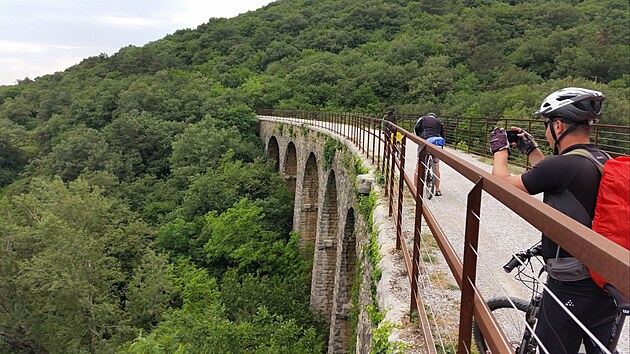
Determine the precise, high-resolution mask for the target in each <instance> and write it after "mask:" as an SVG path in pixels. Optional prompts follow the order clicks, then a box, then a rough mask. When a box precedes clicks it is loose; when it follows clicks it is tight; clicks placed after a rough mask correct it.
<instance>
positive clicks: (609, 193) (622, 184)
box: [589, 156, 630, 287]
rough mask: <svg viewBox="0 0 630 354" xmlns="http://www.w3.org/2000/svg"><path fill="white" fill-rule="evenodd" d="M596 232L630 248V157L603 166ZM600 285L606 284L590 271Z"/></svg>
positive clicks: (596, 208) (594, 226)
mask: <svg viewBox="0 0 630 354" xmlns="http://www.w3.org/2000/svg"><path fill="white" fill-rule="evenodd" d="M593 231H596V232H597V233H599V234H600V235H602V236H604V237H606V238H607V239H609V240H611V241H613V242H614V243H617V244H619V245H621V246H623V247H625V249H630V157H628V156H622V157H617V158H615V159H610V160H608V161H607V162H606V164H605V165H604V171H603V173H602V180H601V182H600V183H599V192H598V194H597V204H596V205H595V218H594V219H593ZM589 271H590V272H591V277H592V278H593V280H594V281H595V283H597V285H599V286H601V287H604V285H605V284H606V283H607V282H606V280H605V279H604V278H602V277H601V276H600V275H599V274H597V273H595V272H593V271H592V270H589Z"/></svg>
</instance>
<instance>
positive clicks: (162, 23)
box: [0, 0, 273, 85]
mask: <svg viewBox="0 0 630 354" xmlns="http://www.w3.org/2000/svg"><path fill="white" fill-rule="evenodd" d="M271 2H273V1H272V0H107V1H104V0H0V85H13V84H16V80H18V79H19V80H21V79H24V78H25V77H29V78H31V79H34V78H36V77H38V76H41V75H45V74H52V73H54V72H56V71H63V70H64V69H66V68H67V67H69V66H72V65H74V64H77V63H79V62H81V60H83V59H84V58H87V57H90V56H94V55H99V54H100V53H107V54H108V55H112V54H114V53H116V52H117V51H118V50H119V49H120V48H121V47H125V46H127V45H130V44H131V45H136V46H142V45H144V44H146V43H148V42H150V41H154V40H157V39H160V38H162V37H164V36H166V35H167V34H170V33H173V32H175V31H176V30H178V29H182V28H196V27H197V26H198V25H200V24H202V23H204V22H207V21H208V19H209V18H211V17H234V16H237V15H238V14H240V13H244V12H247V11H249V10H256V9H258V8H261V7H263V6H265V5H267V4H269V3H271Z"/></svg>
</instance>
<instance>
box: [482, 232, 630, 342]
mask: <svg viewBox="0 0 630 354" xmlns="http://www.w3.org/2000/svg"><path fill="white" fill-rule="evenodd" d="M540 255H541V246H540V244H539V245H536V246H534V247H532V248H530V249H528V250H526V251H522V252H519V253H517V254H515V255H513V256H512V259H510V261H509V262H508V263H507V264H506V265H504V266H503V270H505V271H506V272H507V273H511V272H512V270H513V269H514V268H517V274H516V275H515V276H514V278H515V279H516V280H518V281H520V282H521V283H522V284H523V285H525V286H526V287H527V288H529V289H530V290H531V291H532V297H531V299H530V300H529V301H526V300H523V299H519V298H515V297H496V298H492V299H490V300H488V301H487V304H488V307H489V308H490V311H492V314H493V315H494V317H495V318H496V319H497V322H498V323H499V325H500V326H501V329H502V330H503V332H504V333H505V335H506V336H507V338H508V340H509V342H510V343H511V344H512V347H513V348H514V353H517V354H534V353H536V349H537V346H538V342H537V341H536V339H535V338H534V335H533V333H534V331H535V328H536V317H537V315H538V311H539V310H540V305H541V300H542V291H539V282H538V280H537V279H536V278H535V277H534V276H533V275H532V274H535V273H534V267H535V266H534V264H532V258H535V259H536V260H538V262H537V264H538V265H540V266H542V261H541V260H540V259H539V258H536V257H539V256H540ZM538 265H537V266H536V267H538ZM541 272H542V270H541ZM604 289H605V290H606V291H608V292H609V293H610V294H611V295H612V296H613V299H614V300H615V303H616V304H617V314H616V316H615V324H614V326H613V329H612V331H611V334H610V339H609V341H608V343H604V344H605V345H606V346H607V348H608V350H609V351H610V352H611V353H617V351H616V350H615V348H616V347H617V343H618V342H619V337H620V336H621V329H622V328H623V323H624V321H625V318H626V317H627V316H628V315H630V303H629V302H628V299H626V298H625V297H624V296H623V294H621V292H619V291H618V290H617V289H615V288H614V287H613V286H612V285H610V284H606V285H605V286H604ZM473 338H474V339H475V344H476V345H477V348H478V349H479V352H480V353H490V350H489V349H488V346H487V344H486V342H485V340H484V338H483V334H482V333H481V329H480V328H479V325H478V324H477V322H476V321H474V320H473Z"/></svg>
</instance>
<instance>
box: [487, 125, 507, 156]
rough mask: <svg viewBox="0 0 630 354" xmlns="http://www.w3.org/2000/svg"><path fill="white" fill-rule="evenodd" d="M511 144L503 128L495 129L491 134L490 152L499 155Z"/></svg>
mask: <svg viewBox="0 0 630 354" xmlns="http://www.w3.org/2000/svg"><path fill="white" fill-rule="evenodd" d="M509 147H510V143H508V138H507V133H506V132H505V130H503V128H498V127H497V128H494V130H493V131H492V133H491V134H490V151H492V153H493V154H494V153H497V152H499V151H501V150H505V149H508V148H509Z"/></svg>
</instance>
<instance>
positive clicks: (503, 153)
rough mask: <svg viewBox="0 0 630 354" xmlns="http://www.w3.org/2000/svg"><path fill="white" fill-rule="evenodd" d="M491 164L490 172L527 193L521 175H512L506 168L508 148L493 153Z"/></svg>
mask: <svg viewBox="0 0 630 354" xmlns="http://www.w3.org/2000/svg"><path fill="white" fill-rule="evenodd" d="M493 160H494V162H493V164H492V174H493V175H494V176H497V177H499V178H502V179H504V180H505V181H507V182H508V183H509V184H511V185H513V186H514V187H516V188H518V189H520V190H522V191H523V192H526V193H528V191H527V189H526V188H525V185H524V184H523V180H522V178H521V175H512V174H511V173H510V170H509V169H508V150H507V149H505V150H500V151H497V152H495V153H494V156H493Z"/></svg>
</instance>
